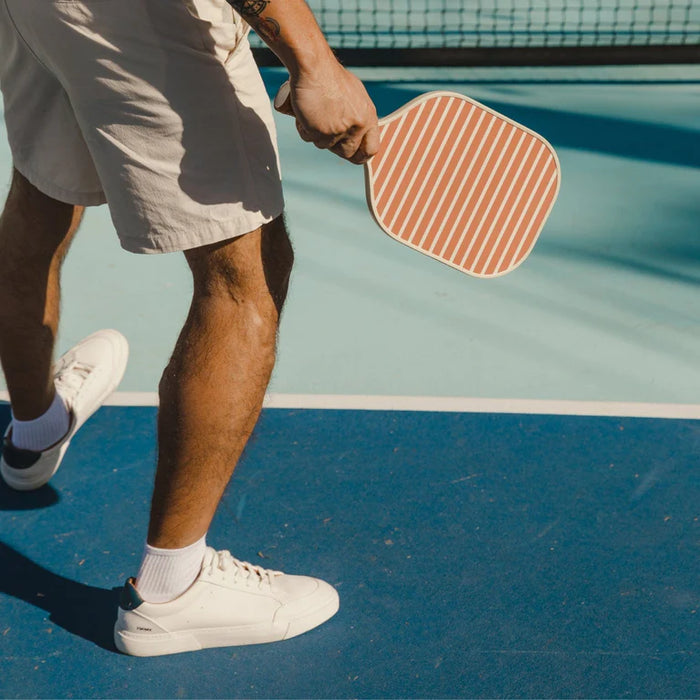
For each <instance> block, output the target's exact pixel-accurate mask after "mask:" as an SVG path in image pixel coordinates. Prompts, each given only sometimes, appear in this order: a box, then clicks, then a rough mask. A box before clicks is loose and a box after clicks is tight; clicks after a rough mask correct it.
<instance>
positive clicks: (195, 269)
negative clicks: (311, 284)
mask: <svg viewBox="0 0 700 700" xmlns="http://www.w3.org/2000/svg"><path fill="white" fill-rule="evenodd" d="M185 255H186V258H187V261H188V263H189V266H190V269H191V271H192V276H193V282H194V291H193V309H194V310H195V312H196V314H197V315H199V314H206V315H207V316H208V315H209V314H213V315H214V316H216V317H217V318H219V319H224V318H226V319H228V321H222V322H224V323H226V325H229V324H230V325H235V326H237V327H238V328H239V330H241V331H243V332H244V333H245V334H246V335H247V336H248V339H249V341H251V342H254V343H255V344H256V345H258V347H259V351H260V352H261V354H265V353H264V350H265V348H266V347H269V348H270V349H271V353H274V345H275V340H276V334H277V327H278V323H279V315H280V312H281V308H282V304H283V303H284V299H285V296H286V293H287V287H288V284H289V276H290V272H291V268H292V262H293V253H292V247H291V244H290V242H289V238H288V236H287V232H286V230H285V227H284V224H283V222H282V220H281V218H280V219H276V220H275V221H273V222H270V224H267V225H265V226H263V227H261V228H260V229H258V230H257V231H254V232H252V233H250V234H246V235H244V236H241V237H239V238H235V239H232V240H230V241H226V242H223V243H220V244H215V245H212V246H206V247H203V248H199V249H194V250H191V251H187V252H186V254H185ZM234 319H235V320H234Z"/></svg>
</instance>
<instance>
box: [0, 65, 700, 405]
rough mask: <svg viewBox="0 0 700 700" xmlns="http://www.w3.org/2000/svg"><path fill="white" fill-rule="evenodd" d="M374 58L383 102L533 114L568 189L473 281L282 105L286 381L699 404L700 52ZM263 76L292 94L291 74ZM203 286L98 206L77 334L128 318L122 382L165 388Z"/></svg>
mask: <svg viewBox="0 0 700 700" xmlns="http://www.w3.org/2000/svg"><path fill="white" fill-rule="evenodd" d="M361 74H362V77H363V78H365V79H366V81H367V85H368V88H369V90H370V93H371V94H372V96H373V97H374V98H375V100H376V101H377V102H378V105H379V109H380V113H382V114H388V113H390V112H391V111H393V110H394V109H396V108H397V107H398V106H400V105H401V104H404V103H405V102H406V101H407V100H408V99H410V98H411V97H413V96H415V95H417V94H419V93H422V92H425V91H426V90H430V89H449V90H457V91H460V92H464V93H466V94H469V95H470V96H472V97H474V98H475V99H477V100H479V101H480V102H483V103H484V104H487V105H488V106H490V107H494V108H496V109H497V110H498V111H500V112H503V113H505V114H507V115H508V116H510V117H512V118H514V119H515V120H516V121H519V122H522V123H525V124H528V125H529V126H532V127H533V128H535V129H536V130H537V131H538V132H541V133H543V134H544V135H545V136H547V137H548V139H549V140H550V141H551V142H552V143H553V145H554V146H555V147H556V148H557V150H558V152H559V153H560V156H561V161H562V172H563V181H562V188H561V192H560V195H559V199H558V201H557V205H556V206H555V208H554V210H553V212H552V215H551V217H550V220H549V221H548V223H547V226H546V227H545V230H544V231H543V233H542V235H541V236H540V239H539V241H538V244H537V246H536V248H535V250H534V252H533V254H532V255H531V256H530V257H529V258H528V260H527V263H526V264H524V265H522V266H521V267H520V268H518V270H517V271H515V272H513V273H512V274H510V275H508V276H506V277H504V278H499V279H497V280H490V281H482V280H473V279H469V278H465V277H464V276H463V275H460V274H458V273H456V272H455V271H453V270H450V269H449V268H447V267H446V266H444V265H440V264H438V263H436V262H434V261H432V260H429V259H426V258H425V256H421V255H416V254H415V253H414V252H412V251H410V250H406V249H404V248H403V247H402V246H397V245H396V244H395V243H394V242H393V241H390V240H388V239H387V237H386V236H384V235H382V233H381V232H380V231H378V230H377V228H376V225H375V224H374V223H373V222H372V220H371V219H370V217H369V216H368V215H367V211H366V205H365V201H364V195H363V193H362V171H361V169H359V168H355V167H353V166H350V165H344V164H342V163H340V164H338V163H337V162H336V161H335V160H334V159H333V157H332V156H330V155H329V154H327V153H322V152H320V151H317V150H316V149H314V148H313V147H310V146H309V145H308V144H305V143H303V142H301V141H300V140H299V139H298V135H297V133H296V130H295V128H294V125H293V123H292V120H290V119H288V118H284V117H280V118H279V119H278V128H279V133H280V146H281V151H282V160H283V169H284V174H285V180H286V192H287V205H288V219H289V223H290V226H291V228H292V231H293V237H294V243H295V248H296V259H297V266H296V271H295V273H294V275H293V279H292V285H291V290H290V296H289V300H288V304H287V307H286V310H285V314H284V316H283V324H282V331H281V335H280V338H281V340H280V351H279V362H278V365H277V369H276V371H275V375H274V378H273V386H272V388H271V390H272V391H273V392H274V393H284V394H340V395H348V394H362V395H380V396H384V395H389V396H391V395H408V396H443V397H459V396H470V397H480V398H487V399H492V398H493V399H535V400H585V401H624V402H644V403H647V402H651V403H674V404H675V403H682V404H683V403H686V404H696V403H697V402H698V387H699V386H700V363H698V362H697V358H698V357H700V320H699V317H700V308H699V307H700V305H699V304H698V292H697V288H698V284H699V283H700V277H699V276H698V269H699V267H698V260H699V259H700V242H699V241H698V238H697V235H696V234H697V221H698V220H700V208H699V207H700V203H699V200H698V197H697V192H698V191H699V190H700V168H699V167H698V165H699V164H700V155H699V150H700V147H699V146H698V120H697V100H698V68H697V67H683V66H672V67H668V68H664V67H658V66H653V67H642V68H634V67H621V68H618V69H616V68H610V67H607V68H605V67H596V68H591V69H584V68H576V69H524V70H520V71H518V70H513V69H497V70H493V69H491V70H487V69H481V70H479V69H471V70H467V69H464V70H460V69H448V68H444V69H440V70H432V71H431V70H410V71H409V70H406V71H399V70H394V71H388V70H386V69H380V70H363V71H362V72H361ZM265 77H266V80H267V81H268V86H269V91H270V93H271V94H274V92H275V91H276V88H277V86H278V85H279V83H280V82H281V81H282V76H281V75H280V74H279V73H275V72H273V71H268V72H266V73H265ZM520 78H522V81H521V82H519V79H520ZM653 81H655V82H653ZM693 81H695V82H693ZM0 128H1V127H0ZM3 169H4V170H6V171H9V152H8V150H7V146H6V144H5V142H4V136H2V137H0V181H3V180H4V181H7V178H6V177H5V176H4V175H2V172H1V171H2V170H3ZM189 294H190V282H189V279H188V272H187V267H186V265H185V263H184V260H183V259H182V256H179V255H174V256H148V257H142V256H135V255H129V254H127V253H124V252H122V251H121V250H120V249H119V247H118V243H117V242H116V239H115V236H114V233H113V231H112V228H111V223H110V221H109V216H108V213H107V211H106V208H104V207H102V208H99V209H96V210H92V211H90V212H89V213H88V215H87V217H86V221H85V225H84V228H83V230H82V231H81V233H80V234H79V236H78V238H77V240H76V241H75V243H74V245H73V247H72V250H71V255H70V256H69V258H68V261H67V263H66V267H65V274H64V299H63V305H62V318H63V324H64V325H63V326H62V329H61V336H60V338H59V347H60V350H63V349H65V348H66V347H68V346H69V345H71V344H72V343H73V342H75V341H77V340H79V339H80V338H81V337H83V336H85V335H87V334H88V333H90V332H92V331H94V330H95V329H96V328H100V327H116V328H118V329H120V330H122V331H123V332H124V333H125V334H126V336H127V337H128V338H129V340H130V341H131V345H132V354H131V358H130V366H129V369H128V370H127V375H126V377H125V380H124V383H123V385H122V388H123V389H124V390H126V391H155V390H156V388H157V385H158V380H159V376H160V373H161V371H162V368H163V367H164V366H165V364H166V363H167V361H168V357H169V354H170V352H171V350H172V347H173V346H174V343H175V339H176V338H177V334H178V332H179V329H180V326H181V324H182V322H183V320H184V318H185V315H186V313H187V306H188V302H189Z"/></svg>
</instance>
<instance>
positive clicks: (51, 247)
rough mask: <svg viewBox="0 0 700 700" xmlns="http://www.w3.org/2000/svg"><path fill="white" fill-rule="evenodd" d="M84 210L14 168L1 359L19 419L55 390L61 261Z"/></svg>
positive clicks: (2, 269) (44, 405)
mask: <svg viewBox="0 0 700 700" xmlns="http://www.w3.org/2000/svg"><path fill="white" fill-rule="evenodd" d="M83 211H84V208H83V207H78V206H73V205H72V204H66V203H64V202H59V201H57V200H55V199H52V198H51V197H48V196H47V195H45V194H43V193H42V192H40V191H39V190H38V189H36V187H34V186H33V185H32V184H31V183H29V181H28V180H26V178H24V176H22V175H21V174H20V173H19V172H17V171H16V170H15V171H14V172H13V178H12V186H11V188H10V194H9V196H8V198H7V203H6V205H5V210H4V211H3V213H2V216H0V362H1V363H2V368H3V372H4V374H5V380H6V382H7V388H8V391H9V393H10V401H11V403H12V411H13V413H14V415H15V417H16V418H18V419H19V420H33V419H35V418H38V417H39V416H40V415H42V414H43V413H44V412H45V411H46V410H47V409H48V408H49V406H50V405H51V402H52V401H53V398H54V395H55V390H54V386H53V378H52V360H53V350H54V344H55V342H56V333H57V329H58V318H59V301H60V271H61V263H62V262H63V259H64V257H65V255H66V253H67V252H68V248H69V246H70V243H71V240H72V239H73V236H74V235H75V233H76V231H77V230H78V226H79V224H80V220H81V218H82V215H83Z"/></svg>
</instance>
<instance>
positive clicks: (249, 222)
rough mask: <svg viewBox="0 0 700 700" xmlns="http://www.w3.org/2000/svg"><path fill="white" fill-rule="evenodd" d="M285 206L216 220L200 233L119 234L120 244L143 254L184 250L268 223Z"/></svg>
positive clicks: (237, 235)
mask: <svg viewBox="0 0 700 700" xmlns="http://www.w3.org/2000/svg"><path fill="white" fill-rule="evenodd" d="M283 211H284V209H283V208H281V209H280V210H279V212H278V213H277V214H274V215H273V216H260V217H257V218H255V217H246V218H244V219H233V220H231V221H222V222H217V223H216V224H215V225H210V226H209V227H208V228H207V230H206V231H202V232H201V233H199V234H193V233H192V231H191V230H190V231H188V232H187V234H186V235H183V236H178V234H177V233H173V232H172V231H171V232H169V233H168V234H167V235H159V234H158V233H154V234H150V235H149V236H148V237H147V240H144V238H143V237H141V238H136V237H132V238H125V237H121V236H120V237H119V243H120V245H121V247H122V248H123V249H124V250H126V251H127V252H129V253H137V254H142V255H158V254H161V253H181V252H183V251H185V250H191V249H193V248H201V247H203V246H206V245H212V244H213V243H221V242H223V241H226V240H229V239H233V238H238V237H240V236H244V235H245V234H246V233H250V232H251V231H255V230H256V229H258V228H260V227H261V226H262V225H264V224H268V223H270V222H271V221H273V220H274V219H276V218H277V217H279V216H280V215H281V214H282V212H283Z"/></svg>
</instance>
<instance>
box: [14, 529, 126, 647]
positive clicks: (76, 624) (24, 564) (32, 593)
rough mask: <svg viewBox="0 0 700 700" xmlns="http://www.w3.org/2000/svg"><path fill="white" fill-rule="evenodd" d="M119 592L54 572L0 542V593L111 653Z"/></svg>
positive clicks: (118, 589)
mask: <svg viewBox="0 0 700 700" xmlns="http://www.w3.org/2000/svg"><path fill="white" fill-rule="evenodd" d="M119 591H120V587H116V588H113V589H112V590H105V589H104V588H97V587H95V586H87V585H85V584H82V583H78V582H77V581H71V580H70V579H67V578H65V577H63V576H59V575H58V574H54V573H52V572H51V571H49V570H48V569H45V568H44V567H42V566H39V564H36V563H35V562H33V561H31V560H30V559H28V558H27V557H25V556H24V555H22V554H20V553H19V552H18V551H17V550H15V549H13V548H12V547H9V546H8V545H6V544H4V543H2V542H0V593H2V594H5V595H10V596H13V597H15V598H17V599H19V600H24V601H25V602H27V603H30V604H31V605H35V606H36V607H38V608H41V609H42V610H45V611H46V612H48V613H49V619H50V620H51V622H53V623H54V624H56V625H58V626H59V627H62V628H63V629H65V630H66V631H67V632H70V633H71V634H74V635H77V636H78V637H82V638H83V639H86V640H87V641H89V642H92V643H94V644H97V646H99V647H102V648H103V649H107V650H109V651H114V652H116V648H115V646H114V642H113V641H112V628H113V626H114V620H115V615H116V610H117V604H118V601H119ZM27 633H28V634H31V632H30V631H29V630H27Z"/></svg>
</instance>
